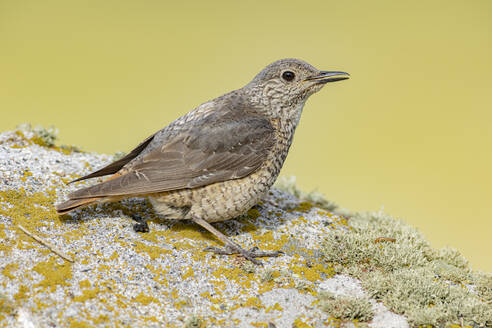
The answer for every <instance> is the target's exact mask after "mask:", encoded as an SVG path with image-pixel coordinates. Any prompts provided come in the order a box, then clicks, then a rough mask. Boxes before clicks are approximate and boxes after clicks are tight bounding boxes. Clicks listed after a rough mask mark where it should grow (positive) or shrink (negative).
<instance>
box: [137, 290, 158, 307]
mask: <svg viewBox="0 0 492 328" xmlns="http://www.w3.org/2000/svg"><path fill="white" fill-rule="evenodd" d="M133 300H134V301H135V302H138V303H141V304H143V305H149V304H150V303H151V302H154V303H159V301H158V300H156V299H155V298H153V297H152V296H147V295H145V294H144V293H143V292H140V294H138V295H137V296H135V298H134V299H133Z"/></svg>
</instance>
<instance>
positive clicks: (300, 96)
mask: <svg viewBox="0 0 492 328" xmlns="http://www.w3.org/2000/svg"><path fill="white" fill-rule="evenodd" d="M348 78H349V74H348V73H345V72H338V71H320V70H318V69H316V68H315V67H313V66H312V65H310V64H308V63H306V62H305V61H302V60H299V59H294V58H292V59H291V58H289V59H281V60H278V61H276V62H274V63H272V64H270V65H268V66H267V67H265V68H264V69H263V70H262V71H261V72H260V73H259V74H258V75H256V76H255V78H254V79H253V80H252V81H251V82H250V83H249V84H248V85H247V86H246V90H248V91H250V92H248V93H249V95H250V96H251V97H254V98H255V99H252V100H253V102H255V103H258V104H261V105H263V106H267V107H269V108H270V109H271V110H272V109H273V110H278V111H282V112H284V113H278V114H280V115H282V116H285V111H286V110H294V111H300V110H302V106H303V105H304V103H305V102H306V100H307V99H308V98H309V96H311V95H312V94H314V93H315V92H318V91H319V90H321V88H323V86H324V85H325V84H326V83H328V82H335V81H341V80H346V79H348ZM292 114H294V113H292ZM288 116H290V115H288Z"/></svg>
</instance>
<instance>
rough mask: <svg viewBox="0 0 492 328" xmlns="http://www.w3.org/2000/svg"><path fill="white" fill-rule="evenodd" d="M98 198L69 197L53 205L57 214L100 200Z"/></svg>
mask: <svg viewBox="0 0 492 328" xmlns="http://www.w3.org/2000/svg"><path fill="white" fill-rule="evenodd" d="M100 199H101V197H94V198H84V199H70V200H67V201H66V202H63V203H60V204H57V205H55V209H56V212H57V213H58V214H66V213H68V212H71V211H73V210H75V209H76V208H79V207H82V206H87V205H89V204H92V203H94V202H96V201H98V200H100Z"/></svg>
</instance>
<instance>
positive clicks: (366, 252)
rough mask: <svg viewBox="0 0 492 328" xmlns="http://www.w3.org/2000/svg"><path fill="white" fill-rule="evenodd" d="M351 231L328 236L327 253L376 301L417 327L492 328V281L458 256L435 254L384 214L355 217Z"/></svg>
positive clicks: (415, 234) (451, 251) (410, 230)
mask: <svg viewBox="0 0 492 328" xmlns="http://www.w3.org/2000/svg"><path fill="white" fill-rule="evenodd" d="M349 225H350V226H351V228H352V229H351V230H350V231H349V232H338V231H334V232H333V233H331V234H329V235H328V236H327V237H326V240H325V243H324V246H323V249H322V252H323V255H324V258H325V260H326V261H328V262H330V263H332V265H333V266H334V268H335V270H336V271H337V272H338V273H345V274H349V275H352V276H354V277H357V278H359V279H360V280H361V282H362V285H363V287H364V288H365V289H366V290H367V291H368V292H369V294H370V297H371V298H374V299H376V300H380V301H382V302H383V303H384V304H385V305H386V306H387V307H388V308H389V309H391V310H392V311H394V312H396V313H399V314H403V315H405V316H406V317H407V318H408V320H409V322H410V323H411V325H412V326H415V327H416V326H421V325H432V326H434V327H445V326H449V325H451V324H458V323H459V322H460V320H463V321H464V322H465V323H466V324H470V325H473V324H478V325H482V326H484V325H490V324H492V307H491V304H492V298H491V293H490V284H491V278H490V275H486V274H480V275H477V274H473V273H472V271H471V270H470V269H469V268H468V266H467V265H468V264H467V261H466V260H465V259H464V258H463V257H462V256H461V255H460V254H459V252H458V251H456V250H454V249H451V248H444V249H441V250H435V249H432V248H431V247H430V245H429V243H428V242H427V241H426V240H425V239H424V238H423V236H422V235H421V234H420V233H419V232H418V231H417V230H416V229H415V228H413V227H411V226H409V225H407V224H406V223H404V222H403V221H401V220H397V219H394V218H393V217H391V216H389V215H386V214H384V213H382V212H376V213H364V214H356V215H354V216H353V217H351V219H350V220H349ZM468 286H473V287H468ZM473 289H475V291H473Z"/></svg>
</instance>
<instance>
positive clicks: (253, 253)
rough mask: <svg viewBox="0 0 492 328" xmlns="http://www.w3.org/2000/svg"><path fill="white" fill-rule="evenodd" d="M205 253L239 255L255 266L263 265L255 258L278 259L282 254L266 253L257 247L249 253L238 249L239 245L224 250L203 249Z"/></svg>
mask: <svg viewBox="0 0 492 328" xmlns="http://www.w3.org/2000/svg"><path fill="white" fill-rule="evenodd" d="M204 251H205V252H212V253H215V254H218V255H233V254H239V255H241V256H243V257H244V258H245V259H247V260H248V261H251V262H253V263H254V264H256V265H263V264H262V263H261V261H259V260H257V259H256V258H257V257H278V256H281V255H283V254H284V253H283V252H281V251H272V252H266V251H262V250H260V249H259V248H258V247H256V246H255V247H253V248H251V249H250V250H249V251H247V250H245V249H243V248H241V247H239V245H229V244H228V245H226V246H225V247H224V248H219V247H207V248H205V249H204Z"/></svg>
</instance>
